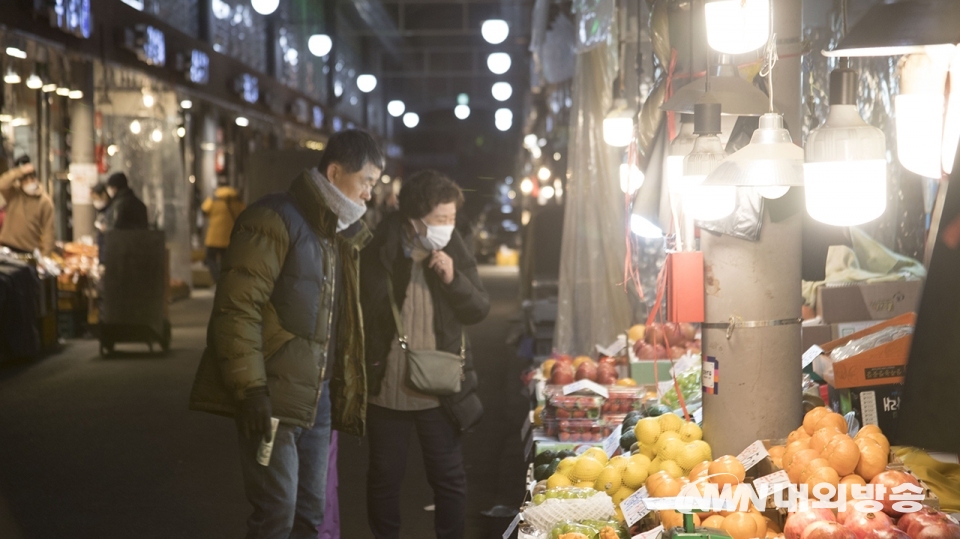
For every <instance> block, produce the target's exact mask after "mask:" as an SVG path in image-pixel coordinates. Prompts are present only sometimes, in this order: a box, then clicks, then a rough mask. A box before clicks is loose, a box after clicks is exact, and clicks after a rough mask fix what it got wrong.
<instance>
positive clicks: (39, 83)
mask: <svg viewBox="0 0 960 539" xmlns="http://www.w3.org/2000/svg"><path fill="white" fill-rule="evenodd" d="M42 87H43V80H41V79H40V77H38V76H37V75H36V74H33V75H30V76H29V77H27V88H30V89H31V90H39V89H40V88H42Z"/></svg>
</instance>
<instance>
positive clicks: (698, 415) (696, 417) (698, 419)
mask: <svg viewBox="0 0 960 539" xmlns="http://www.w3.org/2000/svg"><path fill="white" fill-rule="evenodd" d="M693 421H694V422H695V423H696V424H697V425H702V424H703V407H700V408H697V411H695V412H693Z"/></svg>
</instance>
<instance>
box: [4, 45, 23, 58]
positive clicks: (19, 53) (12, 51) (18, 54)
mask: <svg viewBox="0 0 960 539" xmlns="http://www.w3.org/2000/svg"><path fill="white" fill-rule="evenodd" d="M7 55H8V56H13V57H14V58H19V59H21V60H25V59H26V58H27V52H26V51H24V50H22V49H18V48H16V47H7Z"/></svg>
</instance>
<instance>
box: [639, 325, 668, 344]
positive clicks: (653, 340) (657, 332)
mask: <svg viewBox="0 0 960 539" xmlns="http://www.w3.org/2000/svg"><path fill="white" fill-rule="evenodd" d="M643 338H644V340H646V341H647V342H648V343H650V344H660V345H663V325H662V324H660V323H659V322H654V323H652V324H647V331H646V333H644V335H643Z"/></svg>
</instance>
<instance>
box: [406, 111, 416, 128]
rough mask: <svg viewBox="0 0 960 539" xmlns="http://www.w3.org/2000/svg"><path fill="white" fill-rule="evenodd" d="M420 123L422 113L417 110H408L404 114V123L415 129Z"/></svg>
mask: <svg viewBox="0 0 960 539" xmlns="http://www.w3.org/2000/svg"><path fill="white" fill-rule="evenodd" d="M419 123H420V115H419V114H417V113H416V112H408V113H406V114H404V115H403V125H405V126H407V127H409V128H410V129H413V128H414V127H416V126H417V124H419Z"/></svg>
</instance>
